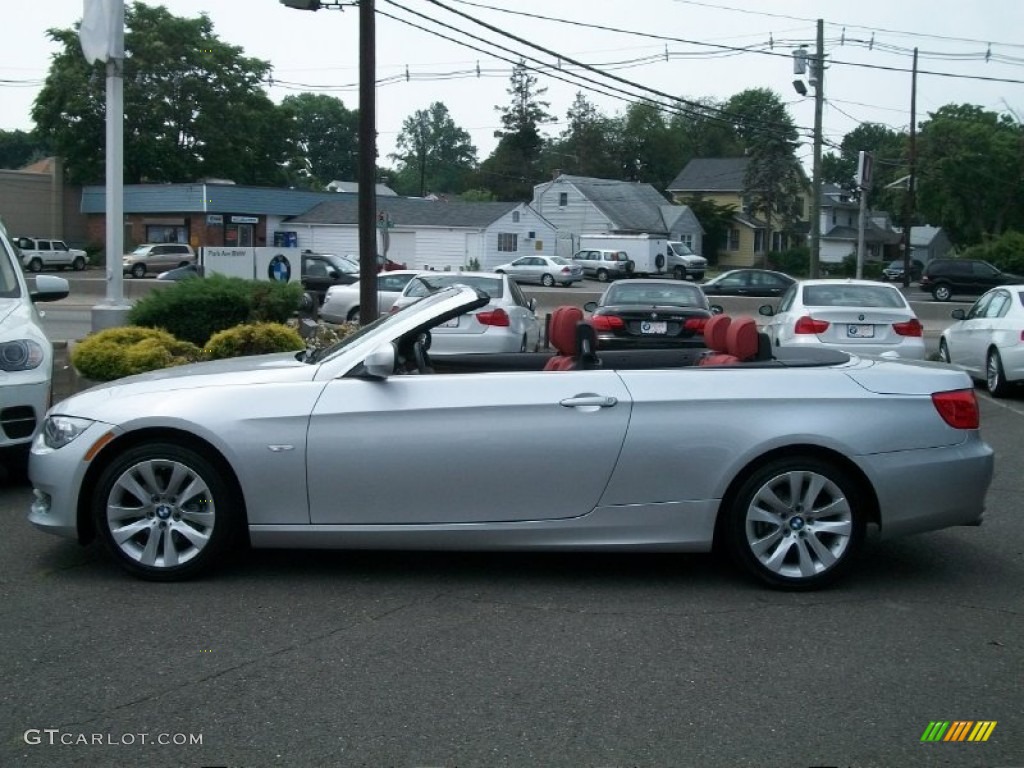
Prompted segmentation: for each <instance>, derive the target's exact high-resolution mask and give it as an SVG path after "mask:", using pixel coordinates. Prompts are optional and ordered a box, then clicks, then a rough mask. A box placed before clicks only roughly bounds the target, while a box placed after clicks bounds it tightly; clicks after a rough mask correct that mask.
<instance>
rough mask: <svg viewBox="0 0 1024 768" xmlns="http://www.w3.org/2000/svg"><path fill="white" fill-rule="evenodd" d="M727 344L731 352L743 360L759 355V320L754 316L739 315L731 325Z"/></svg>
mask: <svg viewBox="0 0 1024 768" xmlns="http://www.w3.org/2000/svg"><path fill="white" fill-rule="evenodd" d="M725 344H726V347H728V351H729V354H730V355H735V356H736V357H738V358H739V359H740V360H741V361H743V360H751V359H753V358H754V357H757V321H756V320H754V318H752V317H737V318H736V319H735V320H733V321H732V323H731V324H730V325H729V331H728V332H727V333H726V335H725Z"/></svg>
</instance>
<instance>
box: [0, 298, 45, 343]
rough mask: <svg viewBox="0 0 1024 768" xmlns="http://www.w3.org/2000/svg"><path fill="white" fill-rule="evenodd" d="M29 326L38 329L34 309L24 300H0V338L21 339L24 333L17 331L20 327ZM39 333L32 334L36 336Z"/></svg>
mask: <svg viewBox="0 0 1024 768" xmlns="http://www.w3.org/2000/svg"><path fill="white" fill-rule="evenodd" d="M25 325H31V326H32V327H33V328H36V329H38V327H39V326H38V323H37V322H36V311H35V308H34V307H33V306H31V305H29V304H27V303H26V302H25V300H24V299H21V298H18V299H0V326H3V327H2V329H0V338H6V339H11V338H22V337H24V335H25V334H24V332H22V331H19V330H17V329H18V328H19V327H20V326H25ZM39 333H41V331H39ZM39 333H36V334H33V336H38V335H39Z"/></svg>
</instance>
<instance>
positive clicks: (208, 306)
mask: <svg viewBox="0 0 1024 768" xmlns="http://www.w3.org/2000/svg"><path fill="white" fill-rule="evenodd" d="M301 296H302V286H301V285H299V284H298V283H276V282H259V281H256V280H242V279H241V278H238V277H224V276H223V275H211V276H210V277H208V278H205V279H202V280H182V281H181V282H179V283H177V284H175V285H173V286H171V287H170V288H167V289H164V290H157V291H153V292H151V293H150V294H149V295H148V296H145V297H144V298H141V299H139V300H138V301H137V302H136V303H135V306H134V307H132V310H131V312H130V314H129V316H128V317H129V320H130V321H131V322H132V323H134V324H135V325H142V326H146V327H149V328H163V329H165V330H167V331H169V332H170V333H172V334H173V335H174V336H177V337H178V338H179V339H184V340H185V341H190V342H192V343H193V344H197V345H199V344H203V343H204V342H205V341H206V340H207V339H208V338H210V336H212V335H213V334H215V333H217V332H219V331H223V330H226V329H228V328H233V327H235V326H236V325H241V324H243V323H252V322H276V323H283V322H285V321H286V320H287V319H288V318H289V317H291V316H292V314H293V313H294V312H295V310H296V309H297V308H298V306H299V299H300V298H301Z"/></svg>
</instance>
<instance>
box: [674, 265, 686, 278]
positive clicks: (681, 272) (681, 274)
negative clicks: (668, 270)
mask: <svg viewBox="0 0 1024 768" xmlns="http://www.w3.org/2000/svg"><path fill="white" fill-rule="evenodd" d="M672 277H674V278H675V279H676V280H685V279H686V270H685V269H683V268H682V267H676V268H675V270H673V272H672Z"/></svg>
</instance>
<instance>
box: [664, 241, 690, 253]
mask: <svg viewBox="0 0 1024 768" xmlns="http://www.w3.org/2000/svg"><path fill="white" fill-rule="evenodd" d="M669 245H670V246H672V250H673V251H675V252H676V253H678V254H679V255H680V256H692V255H693V251H691V250H690V249H689V247H688V246H687V245H686V243H681V242H678V241H676V240H671V241H670V242H669Z"/></svg>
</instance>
